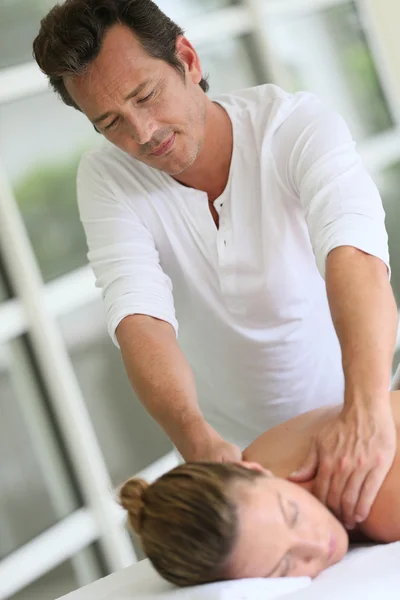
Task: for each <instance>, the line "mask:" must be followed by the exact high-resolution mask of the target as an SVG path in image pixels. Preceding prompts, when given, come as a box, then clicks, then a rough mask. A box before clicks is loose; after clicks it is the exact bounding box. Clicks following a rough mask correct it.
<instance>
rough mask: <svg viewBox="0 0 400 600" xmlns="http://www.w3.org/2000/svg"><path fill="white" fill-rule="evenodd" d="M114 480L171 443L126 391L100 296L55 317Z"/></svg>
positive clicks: (118, 480) (140, 466) (152, 458)
mask: <svg viewBox="0 0 400 600" xmlns="http://www.w3.org/2000/svg"><path fill="white" fill-rule="evenodd" d="M60 326H61V329H62V332H63V336H64V339H65V342H66V345H67V348H68V351H69V354H70V357H71V360H72V363H73V366H74V369H75V373H76V376H77V378H78V381H79V384H80V387H81V389H82V392H83V395H84V397H85V400H86V404H87V408H88V411H89V414H90V417H91V420H92V423H93V425H94V428H95V432H96V435H97V438H98V440H99V443H100V447H101V450H102V452H103V455H104V457H105V461H106V463H107V468H108V470H109V473H110V476H111V479H112V482H113V485H114V486H117V485H119V484H120V483H121V482H122V481H124V480H125V479H126V478H128V477H130V476H131V475H134V474H135V473H137V472H138V471H140V470H141V469H143V468H144V467H147V466H149V465H150V464H151V463H152V462H154V461H155V460H157V458H159V457H161V456H163V455H164V454H166V453H167V452H169V451H170V450H171V449H172V445H171V442H170V441H169V440H168V438H167V437H166V436H165V434H164V433H163V431H162V430H161V428H160V427H159V426H158V425H157V424H156V422H155V421H154V420H153V419H152V418H151V417H150V416H149V415H148V414H147V412H146V410H145V409H144V407H143V406H142V405H141V403H140V402H139V400H138V399H137V398H136V396H135V394H134V392H133V391H132V388H131V385H130V383H129V380H128V376H127V375H126V373H125V369H124V367H123V364H122V359H121V354H120V352H119V350H118V349H116V348H115V346H114V345H113V343H112V342H111V340H110V338H109V335H108V333H107V331H106V327H105V320H104V312H103V306H102V302H101V300H99V301H98V302H94V303H92V304H90V305H88V306H86V307H83V308H81V309H80V310H78V311H74V313H73V314H70V315H67V316H64V317H63V318H62V319H61V320H60Z"/></svg>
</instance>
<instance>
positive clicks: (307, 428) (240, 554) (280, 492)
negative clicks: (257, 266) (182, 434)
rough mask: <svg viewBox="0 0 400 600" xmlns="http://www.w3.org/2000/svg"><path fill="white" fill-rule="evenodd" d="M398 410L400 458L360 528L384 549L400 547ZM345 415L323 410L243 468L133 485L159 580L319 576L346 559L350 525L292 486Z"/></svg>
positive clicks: (280, 432)
mask: <svg viewBox="0 0 400 600" xmlns="http://www.w3.org/2000/svg"><path fill="white" fill-rule="evenodd" d="M391 403H392V411H393V415H394V419H395V423H396V429H397V439H398V450H397V454H396V457H395V460H394V463H393V465H392V468H391V470H390V471H389V473H388V475H387V477H386V479H385V481H384V483H383V485H382V487H381V490H380V492H379V494H378V496H377V498H376V501H375V503H374V505H373V507H372V510H371V513H370V515H369V517H368V518H367V520H366V521H364V523H362V524H361V525H359V526H358V529H357V530H356V534H360V533H361V534H363V535H365V536H367V537H368V538H369V539H370V540H373V541H377V542H392V541H397V540H400V502H399V497H400V392H393V393H392V394H391ZM340 410H341V407H340V406H334V407H330V408H322V409H317V410H314V411H311V412H308V413H306V414H303V415H300V416H298V417H296V418H294V419H291V420H290V421H287V422H285V423H283V424H281V425H279V426H277V427H274V428H272V429H270V430H269V431H266V432H265V433H264V434H262V435H261V436H260V437H258V438H257V439H256V440H255V441H254V442H253V443H252V444H250V446H249V447H248V448H247V449H246V450H245V451H244V453H243V458H244V461H243V462H242V463H238V464H226V463H225V464H218V463H187V464H184V465H180V466H179V467H176V468H175V469H173V470H172V471H170V472H169V473H166V474H165V475H163V476H162V477H160V478H159V479H158V480H157V481H155V482H154V483H153V484H151V485H148V484H147V483H146V482H144V481H143V480H140V479H130V480H128V481H127V482H125V483H124V484H123V485H122V487H121V489H120V502H121V504H122V506H124V508H125V509H126V510H127V511H128V522H129V524H130V526H131V527H132V528H133V529H134V531H136V533H137V534H138V535H139V536H140V539H141V543H142V546H143V549H144V551H145V553H146V554H147V556H148V557H149V558H150V560H151V562H152V563H153V566H154V567H155V569H156V570H157V571H158V572H159V573H160V575H162V576H163V577H164V578H165V579H167V580H168V581H171V582H172V583H174V584H176V585H179V586H188V585H197V584H201V583H208V582H211V581H218V580H223V579H239V578H245V577H284V576H290V577H296V576H302V575H308V576H311V577H315V576H316V575H318V573H320V572H321V571H322V570H323V569H325V568H327V567H329V566H331V565H333V564H335V563H336V562H338V561H340V560H341V559H342V558H343V556H344V555H345V554H346V552H347V548H348V541H349V539H348V534H347V532H346V530H345V528H344V527H343V525H342V524H341V523H340V522H339V520H338V519H336V517H335V516H334V515H333V514H332V513H331V512H330V511H329V510H328V509H327V508H326V507H325V506H323V505H322V503H321V502H319V500H317V499H316V498H315V497H314V496H313V495H312V494H311V493H310V491H308V490H311V488H312V482H308V483H306V484H300V485H299V484H294V483H291V482H289V481H286V479H285V478H286V477H288V476H289V474H290V473H292V472H293V471H295V470H296V469H297V468H298V467H299V466H300V465H301V464H302V462H303V461H304V459H305V457H306V453H307V451H308V447H309V442H310V439H311V437H312V436H313V434H314V433H315V432H316V431H317V429H318V428H319V427H320V426H321V425H322V423H325V422H326V421H327V420H329V419H331V418H332V417H333V416H334V415H335V414H337V413H338V412H340ZM272 472H273V473H274V475H273V474H272ZM352 535H353V534H352Z"/></svg>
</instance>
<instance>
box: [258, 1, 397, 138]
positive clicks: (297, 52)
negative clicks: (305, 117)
mask: <svg viewBox="0 0 400 600" xmlns="http://www.w3.org/2000/svg"><path fill="white" fill-rule="evenodd" d="M266 35H267V36H268V39H269V41H270V47H271V50H272V53H273V56H274V60H275V62H276V64H275V72H276V73H277V77H278V79H279V81H277V83H278V84H280V85H282V87H284V88H286V89H287V90H288V91H296V90H309V91H312V92H314V93H316V94H317V95H318V96H320V97H321V98H322V99H323V100H324V101H325V102H327V103H329V104H330V105H331V106H333V107H334V108H336V110H338V111H339V112H340V113H341V114H342V115H343V116H344V117H345V118H346V119H347V121H348V123H349V125H350V127H351V129H352V132H353V135H354V136H355V137H356V138H357V139H361V138H365V137H368V136H371V135H373V134H376V133H379V132H381V131H384V130H386V129H388V128H391V127H392V126H393V120H392V118H391V115H390V113H389V108H388V105H387V103H386V101H385V97H384V94H383V91H382V87H381V85H380V82H379V78H378V75H377V71H376V68H375V65H374V62H373V59H372V55H371V52H370V50H369V47H368V44H367V41H366V38H365V35H364V32H363V29H362V25H361V21H360V18H359V15H358V12H357V8H356V5H355V3H354V2H348V3H345V4H340V5H338V6H333V7H331V8H328V9H324V10H320V11H311V10H310V11H309V12H302V13H299V14H293V15H292V16H291V17H288V16H279V15H274V16H272V15H271V16H270V17H269V18H268V22H267V28H266Z"/></svg>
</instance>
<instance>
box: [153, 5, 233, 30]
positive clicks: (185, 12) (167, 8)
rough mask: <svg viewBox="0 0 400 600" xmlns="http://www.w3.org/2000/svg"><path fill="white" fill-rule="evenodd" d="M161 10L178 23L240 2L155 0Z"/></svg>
mask: <svg viewBox="0 0 400 600" xmlns="http://www.w3.org/2000/svg"><path fill="white" fill-rule="evenodd" d="M155 2H156V4H157V5H158V6H159V7H160V8H161V10H162V11H163V12H164V13H165V14H166V15H168V16H169V17H170V18H171V19H173V20H174V21H175V22H177V23H178V24H179V25H180V24H181V23H183V22H187V21H188V20H189V19H191V18H194V17H198V16H199V15H203V14H207V13H212V12H213V11H215V10H219V9H221V8H226V7H227V6H232V5H234V4H238V3H240V0H155Z"/></svg>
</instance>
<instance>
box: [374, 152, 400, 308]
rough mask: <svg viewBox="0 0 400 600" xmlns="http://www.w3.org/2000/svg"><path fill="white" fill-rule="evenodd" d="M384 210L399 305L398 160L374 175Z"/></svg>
mask: <svg viewBox="0 0 400 600" xmlns="http://www.w3.org/2000/svg"><path fill="white" fill-rule="evenodd" d="M375 180H376V182H377V185H378V187H379V190H380V192H381V195H382V200H383V205H384V208H385V212H386V229H387V232H388V236H389V250H390V263H391V268H392V286H393V290H394V293H395V296H396V300H397V305H398V306H400V236H399V224H400V162H398V163H395V164H393V165H391V166H390V167H387V168H386V169H384V170H383V171H382V172H381V173H380V174H379V175H378V176H377V177H375Z"/></svg>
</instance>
